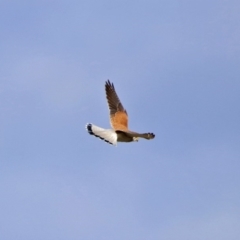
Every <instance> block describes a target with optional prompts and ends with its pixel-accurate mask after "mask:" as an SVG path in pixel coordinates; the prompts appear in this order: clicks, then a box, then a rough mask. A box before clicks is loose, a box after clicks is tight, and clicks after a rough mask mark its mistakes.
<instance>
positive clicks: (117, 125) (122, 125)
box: [105, 80, 128, 131]
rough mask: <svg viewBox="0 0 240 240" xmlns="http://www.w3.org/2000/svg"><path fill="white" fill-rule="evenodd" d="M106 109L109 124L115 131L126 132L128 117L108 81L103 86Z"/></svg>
mask: <svg viewBox="0 0 240 240" xmlns="http://www.w3.org/2000/svg"><path fill="white" fill-rule="evenodd" d="M105 90H106V96H107V102H108V107H109V110H110V123H111V125H112V128H113V129H115V130H124V131H126V130H128V115H127V111H126V110H125V109H124V107H123V105H122V103H121V102H120V100H119V98H118V95H117V93H116V91H115V88H114V85H113V83H111V82H110V81H109V80H108V81H107V82H106V84H105Z"/></svg>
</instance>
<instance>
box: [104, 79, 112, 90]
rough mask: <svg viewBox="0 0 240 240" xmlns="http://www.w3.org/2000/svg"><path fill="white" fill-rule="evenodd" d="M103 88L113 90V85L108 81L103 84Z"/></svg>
mask: <svg viewBox="0 0 240 240" xmlns="http://www.w3.org/2000/svg"><path fill="white" fill-rule="evenodd" d="M105 87H106V88H113V89H114V85H113V83H111V82H110V81H109V79H108V80H107V81H106V82H105Z"/></svg>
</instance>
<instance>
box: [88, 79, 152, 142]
mask: <svg viewBox="0 0 240 240" xmlns="http://www.w3.org/2000/svg"><path fill="white" fill-rule="evenodd" d="M105 91H106V97H107V102H108V107H109V111H110V123H111V126H112V129H103V128H100V127H97V126H95V125H93V124H91V123H88V124H87V125H86V129H87V131H88V133H89V134H90V135H93V136H95V137H98V138H100V139H102V140H104V141H105V142H107V143H110V144H112V145H117V142H134V141H138V139H139V138H145V139H148V140H149V139H153V138H154V137H155V135H154V134H153V133H137V132H132V131H130V130H129V129H128V114H127V111H126V110H125V108H124V107H123V105H122V103H121V102H120V100H119V97H118V95H117V93H116V91H115V88H114V85H113V83H111V82H110V81H109V80H108V81H106V83H105Z"/></svg>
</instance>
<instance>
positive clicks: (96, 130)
mask: <svg viewBox="0 0 240 240" xmlns="http://www.w3.org/2000/svg"><path fill="white" fill-rule="evenodd" d="M86 129H87V131H88V133H89V134H90V135H93V136H95V137H98V138H100V139H102V140H104V141H105V142H107V143H110V144H112V145H117V134H116V132H115V131H114V130H112V129H103V128H100V127H97V126H95V125H93V124H91V123H88V124H87V125H86Z"/></svg>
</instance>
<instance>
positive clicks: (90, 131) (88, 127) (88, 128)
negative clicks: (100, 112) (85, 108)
mask: <svg viewBox="0 0 240 240" xmlns="http://www.w3.org/2000/svg"><path fill="white" fill-rule="evenodd" d="M86 129H87V131H88V133H89V134H90V135H93V131H92V124H91V123H88V124H87V125H86Z"/></svg>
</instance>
